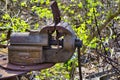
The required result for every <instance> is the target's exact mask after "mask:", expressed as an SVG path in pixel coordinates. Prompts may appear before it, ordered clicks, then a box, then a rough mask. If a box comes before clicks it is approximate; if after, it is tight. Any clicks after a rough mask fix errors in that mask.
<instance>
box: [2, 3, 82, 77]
mask: <svg viewBox="0 0 120 80" xmlns="http://www.w3.org/2000/svg"><path fill="white" fill-rule="evenodd" d="M55 6H56V8H55ZM51 7H52V10H53V16H54V21H55V24H52V25H47V26H44V27H42V29H41V30H40V31H39V30H37V31H34V30H32V31H31V30H29V32H24V33H20V32H17V33H12V34H11V36H10V45H9V46H8V56H6V57H4V58H3V57H2V58H0V70H3V71H6V72H7V71H11V72H10V74H9V73H7V74H8V76H10V75H11V73H12V72H13V73H15V75H19V74H22V73H25V72H28V71H33V70H41V69H45V68H49V67H51V66H53V65H54V64H55V63H59V62H66V61H68V60H69V59H70V58H71V57H72V55H73V53H74V52H75V48H76V47H78V46H79V47H80V46H81V45H82V42H81V41H80V40H78V39H76V36H75V33H74V31H73V30H72V28H71V26H70V25H69V24H68V23H65V22H60V21H61V18H60V11H59V10H58V6H57V3H56V2H53V4H52V6H51ZM55 33H56V34H55ZM21 71H22V72H21ZM17 72H18V73H17ZM19 72H20V73H19ZM2 75H5V74H4V73H2Z"/></svg>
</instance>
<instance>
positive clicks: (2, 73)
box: [0, 54, 27, 80]
mask: <svg viewBox="0 0 120 80" xmlns="http://www.w3.org/2000/svg"><path fill="white" fill-rule="evenodd" d="M6 60H7V55H5V54H0V63H3V64H4V61H6ZM25 73H27V71H11V70H8V69H4V68H2V67H1V66H0V80H3V79H7V78H10V77H13V76H17V75H22V74H25Z"/></svg>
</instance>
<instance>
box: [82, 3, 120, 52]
mask: <svg viewBox="0 0 120 80" xmlns="http://www.w3.org/2000/svg"><path fill="white" fill-rule="evenodd" d="M119 5H120V4H119ZM119 14H120V8H119V9H118V11H117V12H116V13H114V14H112V15H111V16H110V17H108V18H107V20H106V21H105V22H104V24H102V25H100V26H99V30H100V32H101V31H102V30H103V29H104V28H105V27H106V26H107V25H108V24H109V23H110V22H111V21H112V20H113V19H114V18H115V17H117V16H118V15H119ZM97 35H98V32H97V31H95V32H94V34H93V36H88V41H89V43H88V44H90V42H91V41H92V39H93V38H94V37H97ZM85 50H86V48H85V46H83V48H82V52H83V53H84V52H85Z"/></svg>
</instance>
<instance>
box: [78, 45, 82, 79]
mask: <svg viewBox="0 0 120 80" xmlns="http://www.w3.org/2000/svg"><path fill="white" fill-rule="evenodd" d="M77 51H78V67H79V77H80V80H82V70H81V59H80V57H81V55H80V47H77Z"/></svg>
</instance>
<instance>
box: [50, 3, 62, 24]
mask: <svg viewBox="0 0 120 80" xmlns="http://www.w3.org/2000/svg"><path fill="white" fill-rule="evenodd" d="M51 9H52V13H53V18H54V22H55V26H56V25H57V24H58V23H59V22H60V21H61V17H60V10H59V8H58V5H57V2H56V1H52V2H51Z"/></svg>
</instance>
